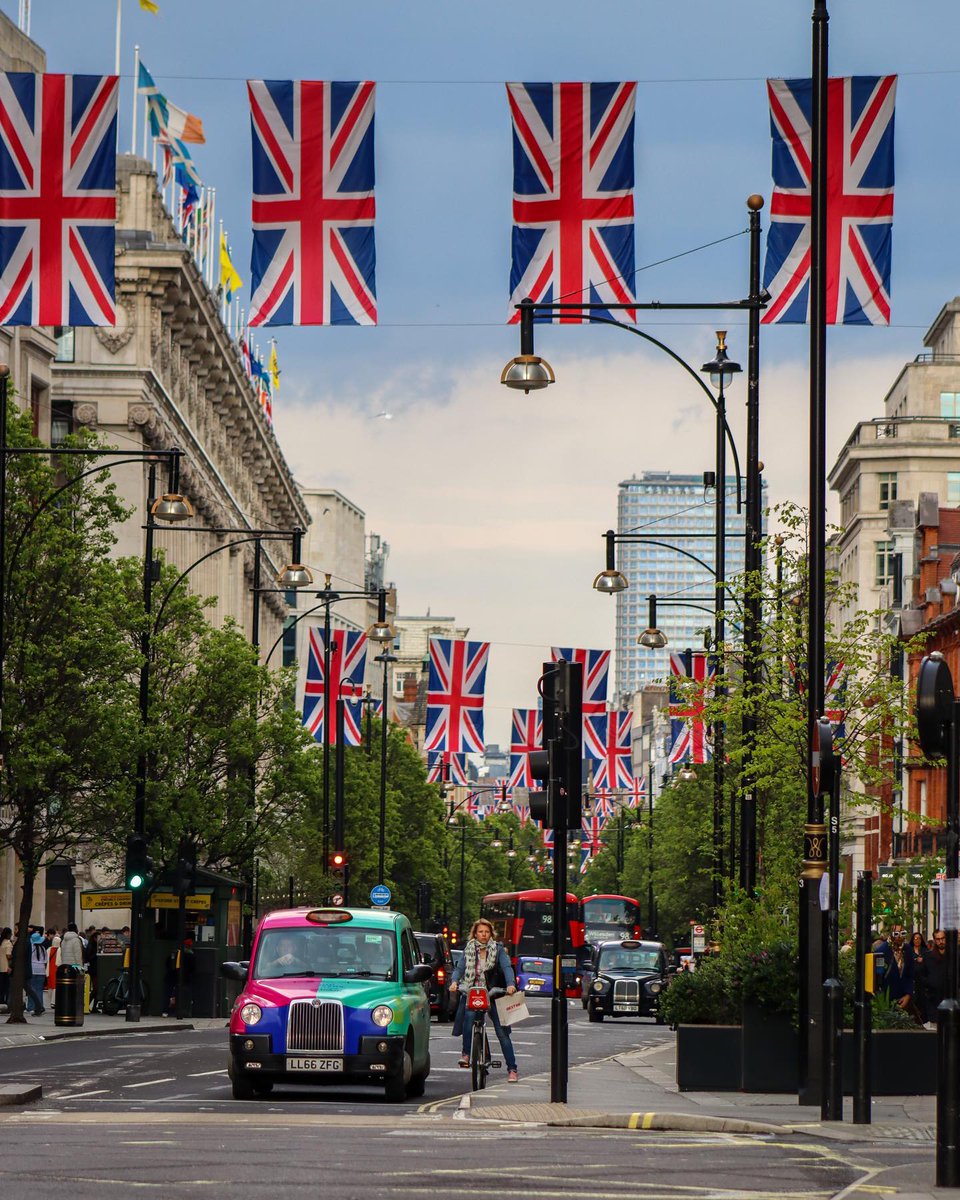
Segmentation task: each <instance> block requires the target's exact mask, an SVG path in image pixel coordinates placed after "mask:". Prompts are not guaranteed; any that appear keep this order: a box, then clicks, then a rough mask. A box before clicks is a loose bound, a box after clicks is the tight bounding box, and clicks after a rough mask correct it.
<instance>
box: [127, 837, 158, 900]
mask: <svg viewBox="0 0 960 1200" xmlns="http://www.w3.org/2000/svg"><path fill="white" fill-rule="evenodd" d="M148 850H149V845H148V842H147V839H146V838H145V837H144V836H143V834H142V833H131V834H130V836H129V837H128V838H127V861H126V869H125V871H124V878H125V879H126V883H127V887H128V888H129V889H130V891H131V892H139V891H142V890H143V889H144V888H146V887H148V886H149V885H150V883H151V881H152V879H153V859H152V858H151V857H150V855H149V853H148Z"/></svg>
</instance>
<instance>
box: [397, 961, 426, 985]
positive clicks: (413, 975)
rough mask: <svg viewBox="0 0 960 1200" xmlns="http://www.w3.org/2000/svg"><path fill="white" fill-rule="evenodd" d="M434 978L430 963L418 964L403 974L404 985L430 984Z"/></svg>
mask: <svg viewBox="0 0 960 1200" xmlns="http://www.w3.org/2000/svg"><path fill="white" fill-rule="evenodd" d="M432 978H433V967H431V966H430V964H429V963H417V965H416V966H415V967H408V968H407V970H406V971H404V973H403V982H404V983H429V982H430V980H431V979H432Z"/></svg>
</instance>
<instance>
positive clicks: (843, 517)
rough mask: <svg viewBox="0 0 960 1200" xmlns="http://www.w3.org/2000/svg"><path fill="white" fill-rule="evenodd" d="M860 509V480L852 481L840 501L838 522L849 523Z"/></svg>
mask: <svg viewBox="0 0 960 1200" xmlns="http://www.w3.org/2000/svg"><path fill="white" fill-rule="evenodd" d="M859 511H860V480H859V479H858V480H857V481H856V482H855V483H853V484H852V485H851V486H850V487H849V488H848V489H847V491H846V492H845V493H844V495H843V498H842V499H841V501H840V523H841V525H849V524H850V522H851V521H852V520H853V518H854V517H855V516H856V515H857V513H858V512H859Z"/></svg>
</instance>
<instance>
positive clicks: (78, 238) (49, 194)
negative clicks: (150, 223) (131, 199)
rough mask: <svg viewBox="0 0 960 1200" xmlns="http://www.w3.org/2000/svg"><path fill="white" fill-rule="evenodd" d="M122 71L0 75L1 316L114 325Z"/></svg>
mask: <svg viewBox="0 0 960 1200" xmlns="http://www.w3.org/2000/svg"><path fill="white" fill-rule="evenodd" d="M117 82H118V81H117V76H116V75H35V74H32V73H27V72H10V73H4V74H0V147H2V152H0V325H113V324H115V323H116V315H115V314H116V308H115V304H114V265H113V264H114V240H115V239H114V230H115V225H116V195H115V180H116V165H117V163H116V160H117V95H118V88H117Z"/></svg>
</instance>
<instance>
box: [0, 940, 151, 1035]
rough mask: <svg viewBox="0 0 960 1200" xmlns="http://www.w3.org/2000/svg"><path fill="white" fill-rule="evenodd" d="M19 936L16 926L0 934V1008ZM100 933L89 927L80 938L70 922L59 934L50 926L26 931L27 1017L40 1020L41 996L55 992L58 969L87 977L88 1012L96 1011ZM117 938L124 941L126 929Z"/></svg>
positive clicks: (7, 1001)
mask: <svg viewBox="0 0 960 1200" xmlns="http://www.w3.org/2000/svg"><path fill="white" fill-rule="evenodd" d="M19 932H20V931H19V926H17V928H16V929H10V928H9V927H7V928H5V929H3V930H0V1008H7V1007H9V1004H10V987H11V980H12V977H13V955H14V947H15V945H16V943H17V939H18V937H19ZM102 932H108V931H107V930H98V929H97V927H96V926H95V925H91V926H89V927H88V928H87V930H86V932H85V933H84V934H81V933H80V931H79V930H78V928H77V926H76V924H75V923H74V922H72V921H71V922H70V923H69V924H68V925H67V926H66V927H65V928H64V929H62V930H60V929H57V928H56V927H55V926H52V925H51V926H50V927H48V928H47V929H44V927H43V926H42V925H29V926H28V927H27V938H28V939H29V947H30V955H29V974H28V975H27V979H26V986H25V988H24V1001H25V1008H26V1012H27V1013H29V1014H30V1015H31V1016H34V1017H42V1016H43V1014H44V1013H45V1012H46V998H45V993H46V992H47V991H48V990H49V991H51V992H53V991H54V990H55V988H56V979H57V967H59V966H74V967H79V968H80V970H81V971H84V972H86V973H87V974H88V975H89V976H90V998H91V1003H90V1011H91V1012H96V1011H97V1008H96V1003H97V952H98V941H99V937H100V934H101V933H102ZM118 936H119V937H120V939H121V940H122V941H128V940H129V929H127V928H124V929H123V930H121V931H120V933H119V935H118Z"/></svg>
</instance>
